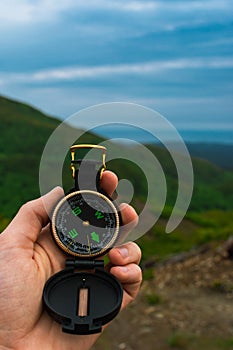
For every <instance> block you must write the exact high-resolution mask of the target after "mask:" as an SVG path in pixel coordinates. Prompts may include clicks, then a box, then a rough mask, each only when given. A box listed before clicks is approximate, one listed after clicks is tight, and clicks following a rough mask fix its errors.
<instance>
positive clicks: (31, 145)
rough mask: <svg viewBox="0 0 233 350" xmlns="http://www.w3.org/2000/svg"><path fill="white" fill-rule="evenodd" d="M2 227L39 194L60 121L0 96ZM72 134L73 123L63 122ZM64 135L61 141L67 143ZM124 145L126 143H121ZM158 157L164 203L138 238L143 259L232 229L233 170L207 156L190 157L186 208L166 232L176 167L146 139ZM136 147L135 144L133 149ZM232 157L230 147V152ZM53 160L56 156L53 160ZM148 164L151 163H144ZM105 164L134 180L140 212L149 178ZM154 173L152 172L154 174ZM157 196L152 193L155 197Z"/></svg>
mask: <svg viewBox="0 0 233 350" xmlns="http://www.w3.org/2000/svg"><path fill="white" fill-rule="evenodd" d="M0 120H1V137H0V191H1V197H0V198H1V202H0V204H1V205H0V230H1V231H2V230H3V229H4V227H6V225H7V224H8V222H9V221H10V219H11V218H12V217H13V216H14V215H15V213H16V212H17V210H18V209H19V207H20V206H21V205H22V204H23V203H24V202H25V201H27V200H30V199H32V198H35V197H38V196H39V195H40V191H39V165H40V159H41V155H42V152H43V149H44V147H45V144H46V142H47V140H48V138H49V136H50V135H51V133H52V132H53V130H54V129H55V128H56V127H57V126H58V125H59V123H60V121H59V120H58V119H56V118H51V117H49V116H46V115H45V114H43V113H42V112H40V111H38V110H36V109H34V108H32V107H30V106H28V105H26V104H22V103H19V102H15V101H12V100H9V99H6V98H3V97H0ZM67 130H69V133H67V135H69V134H70V132H71V133H72V135H75V133H77V130H76V129H73V128H71V127H70V126H67ZM67 135H64V137H62V139H61V142H66V143H67V139H66V138H67V137H68V136H67ZM102 140H103V139H102V138H100V137H98V136H96V135H93V134H91V133H87V134H85V135H84V136H82V138H81V139H80V140H79V142H84V143H99V142H100V141H102ZM119 147H122V150H123V148H125V147H128V146H126V145H124V146H122V145H121V146H119ZM147 147H148V149H150V150H151V152H152V153H153V154H154V155H155V156H156V158H157V159H158V161H159V162H160V164H161V166H162V168H163V171H164V173H165V175H166V181H167V199H166V205H165V208H164V210H163V213H162V215H161V217H160V219H159V220H158V221H157V223H156V225H155V226H154V227H153V228H151V229H150V230H149V232H148V233H147V234H146V235H145V236H144V237H142V238H141V239H140V240H139V244H140V245H141V247H142V249H143V257H144V258H143V259H144V260H148V259H150V258H151V257H155V258H156V259H163V258H165V257H167V256H169V255H172V254H174V253H177V252H180V251H185V250H189V249H191V248H193V247H196V246H198V245H201V244H203V243H207V242H208V241H220V240H225V239H227V238H228V237H229V236H230V235H232V234H233V222H232V217H233V215H232V214H233V173H232V172H231V171H229V170H226V169H223V168H220V167H218V166H216V165H214V164H212V163H210V162H209V161H207V160H204V159H197V158H192V162H193V168H194V179H195V183H194V192H193V197H192V201H191V204H190V207H189V211H188V213H187V215H186V217H185V218H184V220H183V221H182V223H181V224H180V225H179V227H177V228H176V230H175V231H174V232H173V233H172V234H165V226H166V222H167V219H168V217H169V215H170V213H171V210H172V207H173V205H174V203H175V200H176V195H177V188H178V184H177V172H176V167H175V164H174V162H173V160H172V158H171V156H170V155H169V153H168V151H167V150H166V149H165V148H163V147H160V146H158V145H147ZM131 151H132V152H137V151H138V150H137V149H133V150H131ZM228 157H229V161H230V153H229V155H228ZM53 161H55V162H56V159H55V160H53ZM69 162H70V159H69V155H67V158H66V161H65V164H64V171H63V173H64V187H65V188H66V189H68V188H69V187H70V186H72V185H71V177H70V172H69V171H68V172H67V168H69ZM146 166H150V164H146ZM108 168H109V169H111V170H113V171H115V172H116V173H117V175H118V177H119V179H124V178H126V179H128V180H129V181H131V183H132V184H133V186H134V191H135V193H134V199H133V201H132V204H133V205H134V206H135V207H136V209H137V210H138V212H140V210H141V208H143V205H144V203H145V201H146V197H147V180H146V177H145V175H144V173H143V169H140V168H139V167H138V166H137V165H135V164H134V163H133V162H130V161H128V160H124V159H117V160H112V161H110V162H109V163H108ZM155 176H156V174H155ZM155 202H156V199H155Z"/></svg>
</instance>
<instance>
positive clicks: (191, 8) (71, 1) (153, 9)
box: [0, 0, 233, 26]
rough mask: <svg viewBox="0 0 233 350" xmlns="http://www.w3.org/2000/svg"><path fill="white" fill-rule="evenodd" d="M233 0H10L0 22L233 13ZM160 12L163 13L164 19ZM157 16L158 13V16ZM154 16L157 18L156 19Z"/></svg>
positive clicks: (1, 11)
mask: <svg viewBox="0 0 233 350" xmlns="http://www.w3.org/2000/svg"><path fill="white" fill-rule="evenodd" d="M232 7H233V1H232V0H221V1H219V0H211V1H199V0H198V1H196V0H189V1H187V0H182V1H181V0H180V1H169V0H168V1H161V0H160V1H150V0H147V1H145V0H140V1H139V0H138V1H136V0H128V1H127V0H125V1H124V0H111V1H109V0H89V1H88V2H86V1H83V0H59V1H57V0H33V1H32V0H20V1H18V0H8V1H5V2H3V1H2V2H1V4H0V23H1V26H2V25H9V24H10V25H13V26H16V25H19V24H22V25H24V26H25V25H28V24H32V25H34V24H36V23H38V22H39V23H41V22H46V21H51V20H57V19H59V18H63V17H64V16H66V14H67V13H70V14H72V15H74V14H75V12H76V14H77V15H78V14H79V13H80V12H86V13H94V12H97V13H98V11H101V12H103V13H104V12H107V11H117V12H127V13H132V14H133V13H136V14H137V13H139V14H141V13H146V14H147V15H150V16H151V15H156V17H155V18H156V19H157V20H159V21H161V20H165V21H166V17H168V18H169V17H170V15H171V14H173V16H174V17H173V18H175V17H176V18H177V19H178V18H179V17H180V16H182V15H183V14H184V13H186V14H188V13H189V14H191V15H192V17H195V14H196V15H197V14H199V15H201V16H202V15H203V14H204V12H203V11H208V12H211V13H214V12H217V13H218V11H224V12H225V13H226V14H227V13H229V12H231V13H232ZM160 14H163V16H162V18H161V17H160ZM157 15H158V16H157ZM155 18H154V19H155Z"/></svg>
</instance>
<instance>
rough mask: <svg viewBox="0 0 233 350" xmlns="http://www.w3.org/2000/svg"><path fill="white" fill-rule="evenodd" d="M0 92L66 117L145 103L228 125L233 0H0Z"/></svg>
mask: <svg viewBox="0 0 233 350" xmlns="http://www.w3.org/2000/svg"><path fill="white" fill-rule="evenodd" d="M0 33H1V34H0V94H2V95H8V96H9V97H12V98H16V99H20V100H23V101H25V102H27V103H30V104H32V105H35V106H36V107H38V108H40V109H42V110H44V111H45V112H47V113H50V114H52V115H57V116H59V117H63V118H64V117H67V116H69V115H70V114H72V113H74V112H76V111H77V110H80V109H81V108H83V107H88V106H91V105H93V104H96V103H102V102H110V101H129V102H135V103H141V104H143V105H145V106H148V107H152V108H154V109H156V110H158V111H159V112H160V113H162V114H163V115H165V116H166V117H167V118H168V119H169V120H170V121H171V122H172V123H173V124H174V125H175V126H176V127H178V128H208V127H209V128H212V129H213V128H216V129H218V128H223V126H224V128H226V129H229V128H231V129H232V130H233V121H232V120H233V118H232V114H233V113H232V112H233V98H232V95H233V0H221V1H219V0H218V1H215V0H209V1H208V0H204V1H198V0H197V1H186V0H184V1H176V0H173V1H127V0H126V1H123V0H122V1H121V0H118V1H117V0H115V1H114V0H113V1H109V0H96V1H94V0H90V1H86V2H84V1H83V0H82V1H81V0H80V1H77V0H59V1H55V0H34V1H29V0H28V1H26V0H21V1H17V0H8V1H7V2H6V1H3V0H0Z"/></svg>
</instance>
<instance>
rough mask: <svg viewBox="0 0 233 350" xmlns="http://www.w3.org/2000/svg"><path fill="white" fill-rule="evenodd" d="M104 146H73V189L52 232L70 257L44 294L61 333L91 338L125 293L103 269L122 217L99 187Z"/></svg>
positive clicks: (112, 314)
mask: <svg viewBox="0 0 233 350" xmlns="http://www.w3.org/2000/svg"><path fill="white" fill-rule="evenodd" d="M84 148H87V149H90V150H93V149H97V150H100V151H102V161H101V162H100V161H96V160H93V159H91V160H90V159H89V160H87V159H85V158H84V159H76V157H75V155H76V152H78V151H80V150H81V149H84ZM105 157H106V148H105V147H103V146H99V145H89V144H88V145H74V146H72V147H71V170H72V176H73V178H74V182H75V186H74V188H73V189H72V190H70V192H69V193H68V194H67V195H66V196H64V197H63V198H62V199H61V200H60V201H59V202H58V204H57V205H56V207H55V209H54V211H53V215H52V220H51V231H52V236H53V238H54V240H55V242H56V244H57V245H58V246H59V248H61V249H62V250H63V251H64V252H65V253H66V254H67V255H68V256H70V258H71V259H67V260H66V267H65V269H64V270H63V271H60V272H58V273H57V274H55V275H54V276H52V277H51V278H50V279H49V280H48V281H47V283H46V285H45V287H44V292H43V300H44V305H45V307H46V309H47V311H48V313H49V314H50V316H51V317H53V318H54V319H55V321H57V322H59V323H61V324H62V330H63V331H64V332H68V333H73V334H91V333H97V332H100V331H101V328H102V325H103V324H105V323H107V322H109V321H111V320H112V319H113V318H114V317H115V316H116V315H117V313H118V312H119V310H120V307H121V302H122V296H123V289H122V286H121V284H120V283H119V282H118V280H117V279H116V278H115V277H114V276H113V275H111V274H109V273H107V272H105V271H104V262H103V260H95V259H96V258H97V257H99V256H103V255H104V254H106V253H107V252H108V251H109V249H111V248H112V247H113V246H114V245H115V244H116V242H117V241H118V239H119V234H120V225H121V216H120V212H119V210H118V208H117V205H116V204H115V202H114V201H113V200H112V199H111V198H110V197H109V196H108V195H107V194H106V193H105V192H104V191H103V190H102V189H101V187H100V180H101V176H102V174H103V171H104V170H105V168H106V165H105Z"/></svg>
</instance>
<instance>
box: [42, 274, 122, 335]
mask: <svg viewBox="0 0 233 350" xmlns="http://www.w3.org/2000/svg"><path fill="white" fill-rule="evenodd" d="M122 297H123V288H122V286H121V284H120V283H119V281H118V280H117V279H116V278H115V277H114V276H113V275H111V274H110V273H107V272H105V271H104V270H102V269H95V271H93V272H89V271H88V272H87V271H81V272H76V271H74V270H72V269H70V268H66V269H64V270H62V271H60V272H58V273H56V274H55V275H53V276H52V277H51V278H50V279H49V280H48V281H47V282H46V284H45V287H44V291H43V301H44V305H45V308H46V310H47V312H48V313H49V315H50V316H51V317H52V318H53V319H54V320H55V321H57V322H58V323H61V324H62V330H63V332H66V333H71V334H92V333H98V332H101V329H102V326H103V325H104V324H106V323H108V322H110V321H111V320H112V319H113V318H114V317H115V316H116V315H117V314H118V312H119V311H120V307H121V303H122Z"/></svg>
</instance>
